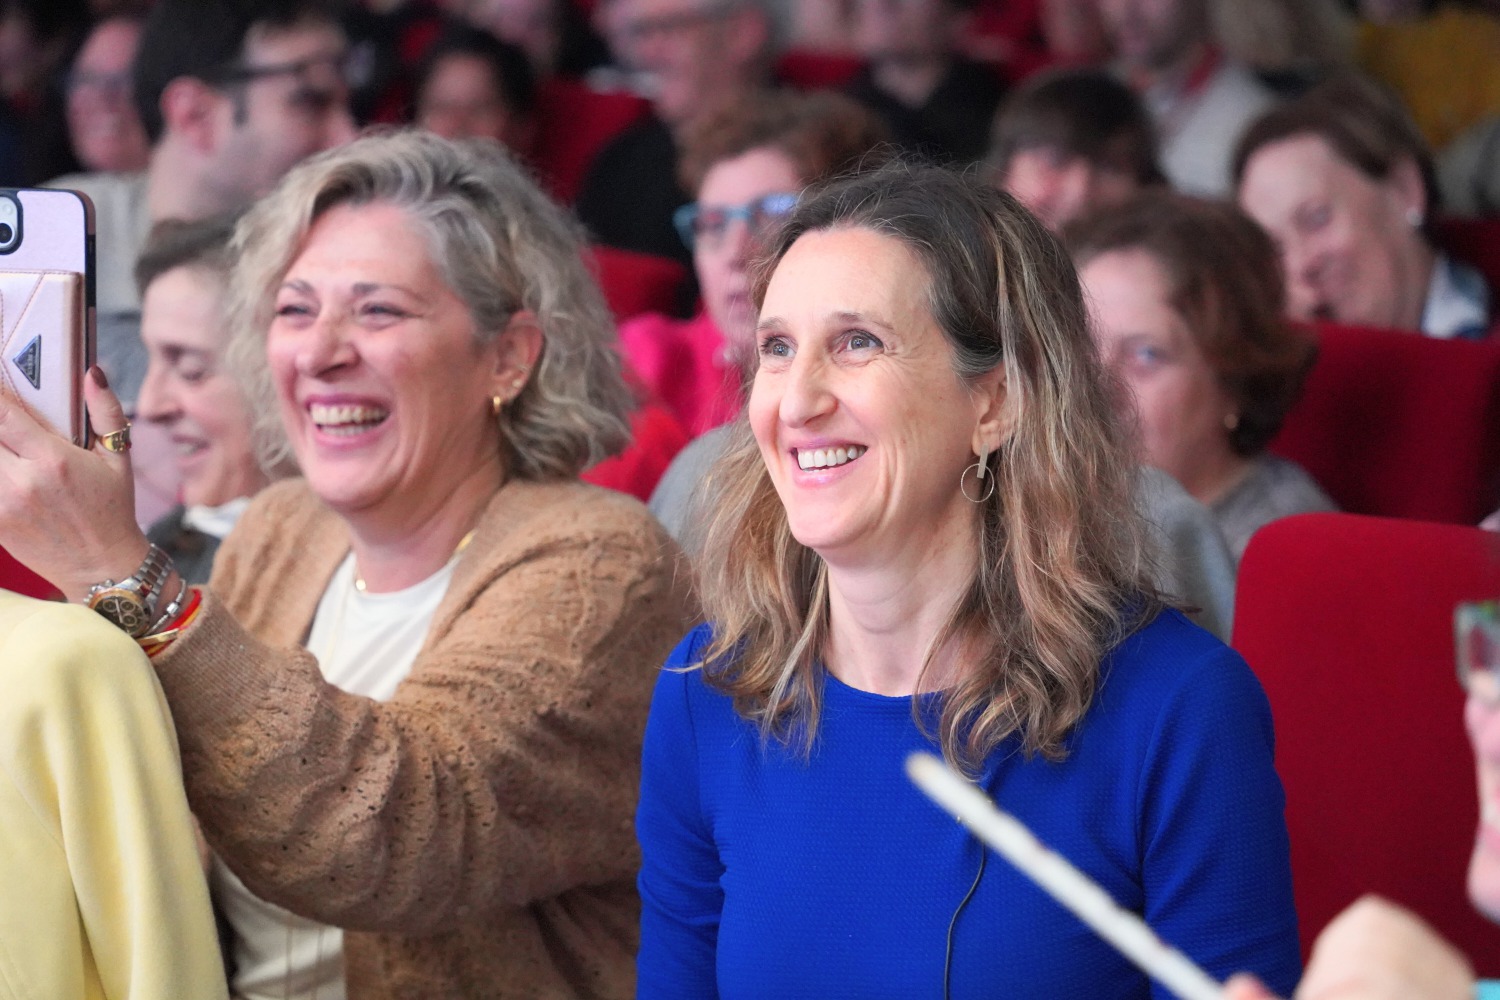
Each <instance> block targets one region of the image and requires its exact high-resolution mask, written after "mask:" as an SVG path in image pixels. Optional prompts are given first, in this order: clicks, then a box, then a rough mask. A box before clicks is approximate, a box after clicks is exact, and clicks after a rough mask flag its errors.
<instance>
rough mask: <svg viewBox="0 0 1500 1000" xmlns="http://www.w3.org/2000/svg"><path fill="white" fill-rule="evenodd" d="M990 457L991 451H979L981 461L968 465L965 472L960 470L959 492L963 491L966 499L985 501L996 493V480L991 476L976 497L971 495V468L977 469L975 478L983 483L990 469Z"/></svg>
mask: <svg viewBox="0 0 1500 1000" xmlns="http://www.w3.org/2000/svg"><path fill="white" fill-rule="evenodd" d="M989 459H990V453H989V452H987V451H982V452H980V453H979V461H977V462H975V463H974V464H973V465H970V466H968V467H967V468H965V469H964V471H963V472H960V473H959V474H958V492H960V493H962V494H963V495H964V499H965V500H967V501H969V502H970V503H984V502H985V501H986V500H988V499H989V498H990V497H992V496H994V495H995V480H994V478H993V477H991V478H990V481H989V483H988V484H987V485H986V487H985V488H984V490H983V491H982V492H981V493H980V495H979V496H977V497H976V496H970V495H969V470H970V469H972V470H975V471H974V478H975V479H977V480H979V481H980V482H981V483H983V482H984V477H985V473H986V472H987V471H988V463H989Z"/></svg>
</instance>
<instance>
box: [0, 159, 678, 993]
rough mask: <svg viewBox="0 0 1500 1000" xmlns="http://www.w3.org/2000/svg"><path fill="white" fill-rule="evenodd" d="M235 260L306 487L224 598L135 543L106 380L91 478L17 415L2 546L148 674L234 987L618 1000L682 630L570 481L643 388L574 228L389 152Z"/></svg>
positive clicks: (339, 171) (638, 547)
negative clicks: (222, 926)
mask: <svg viewBox="0 0 1500 1000" xmlns="http://www.w3.org/2000/svg"><path fill="white" fill-rule="evenodd" d="M235 246H236V249H237V251H238V253H239V257H240V260H239V266H238V270H237V273H236V276H235V281H234V288H233V294H232V296H231V298H232V300H233V315H234V316H235V317H236V322H237V323H238V325H239V329H238V331H237V334H236V337H237V341H236V352H237V354H238V355H239V356H240V360H241V362H242V363H243V364H245V365H247V366H248V368H249V369H251V370H252V371H253V372H254V373H255V374H256V378H255V379H254V380H253V381H254V384H255V385H256V386H257V392H258V394H259V396H260V398H261V399H262V400H263V407H264V409H265V412H266V413H267V420H266V424H265V426H263V427H262V431H263V433H264V435H265V442H264V443H265V445H266V448H265V450H266V453H267V454H268V455H276V454H282V453H284V452H288V451H289V452H290V454H291V455H292V456H294V457H295V459H296V462H297V465H298V467H299V468H300V469H301V472H302V474H303V477H304V478H302V479H299V480H293V481H290V482H283V483H279V484H277V485H275V486H272V487H270V488H269V489H267V490H265V491H263V492H262V493H261V494H260V495H259V496H258V497H257V498H256V500H255V501H254V502H253V503H252V505H251V507H250V509H249V510H248V511H247V512H246V513H245V514H244V516H243V518H242V519H241V521H240V522H239V524H238V525H237V526H236V528H235V530H234V531H233V532H232V533H231V534H230V536H229V537H228V538H227V539H226V540H225V542H224V545H223V547H222V548H221V549H220V551H219V555H218V558H217V560H216V562H215V565H214V572H213V577H212V580H211V582H210V585H209V587H208V588H207V589H206V590H204V591H203V592H202V593H199V592H197V591H195V590H192V589H190V588H186V587H184V586H182V585H180V584H179V583H178V582H177V575H176V573H175V571H174V570H173V569H172V568H171V564H170V562H169V561H167V560H165V559H164V557H163V556H162V555H161V554H160V551H159V550H157V549H155V548H148V546H147V543H146V539H145V538H144V537H142V536H141V534H140V532H139V531H138V530H137V529H136V528H135V526H134V520H133V515H132V513H131V505H130V493H129V490H130V465H129V456H128V453H127V449H128V441H129V439H128V435H125V434H124V433H123V429H124V427H123V419H124V418H123V414H122V413H121V411H120V408H119V405H118V402H117V401H116V400H115V399H114V398H113V397H112V396H110V395H109V394H108V392H107V389H106V388H105V387H104V386H103V383H102V382H101V381H91V383H90V388H89V390H88V399H89V409H90V414H91V419H92V420H93V424H94V428H95V430H96V431H100V432H104V442H105V443H104V444H101V445H100V446H98V447H97V448H96V449H95V450H93V451H91V452H90V451H84V450H82V449H79V448H74V447H72V446H71V445H69V444H68V443H67V442H65V441H63V440H62V439H60V438H58V437H56V436H55V435H52V434H49V433H48V432H47V431H46V430H45V429H43V428H42V427H41V426H39V425H37V424H35V423H34V422H32V421H29V420H28V419H27V416H26V414H25V413H23V412H21V411H19V410H18V409H17V408H15V407H14V406H12V405H9V404H7V403H5V402H4V401H3V400H0V484H3V486H0V537H4V539H5V544H6V547H7V548H10V549H11V550H12V551H13V552H15V553H16V554H17V556H18V557H21V558H23V560H25V561H27V562H28V563H30V564H31V565H32V566H33V567H34V568H36V569H38V570H39V571H40V572H41V573H42V575H43V576H46V577H47V578H48V579H51V580H53V581H54V582H56V583H57V584H58V585H59V586H60V587H61V589H62V590H63V592H64V593H66V594H67V595H68V596H69V597H71V598H72V599H74V600H79V601H88V602H89V603H90V604H91V606H93V607H94V608H95V610H97V611H100V612H101V613H104V614H106V617H109V618H110V619H111V620H112V621H114V622H115V623H116V624H118V625H120V626H121V628H123V629H125V630H126V631H128V632H129V633H130V634H131V635H132V636H133V637H134V638H136V639H137V640H138V641H139V642H140V643H141V644H142V646H143V647H145V648H147V649H148V651H149V652H150V653H151V654H152V656H153V662H154V664H155V666H156V672H157V675H158V676H159V678H160V680H161V684H162V688H163V690H164V691H165V692H166V696H167V699H168V702H169V703H170V706H171V714H172V718H173V720H174V722H175V724H176V728H177V735H178V739H179V742H180V744H181V747H182V762H183V771H184V776H185V779H186V786H187V791H188V800H189V803H190V804H191V806H192V808H193V811H194V813H195V814H196V815H197V817H198V819H199V821H200V823H201V825H202V828H203V831H204V833H205V835H206V837H207V839H208V842H209V844H210V846H211V847H212V848H213V850H214V852H215V855H216V861H215V863H214V867H213V873H212V883H213V887H214V890H215V892H216V893H217V895H218V899H219V902H220V904H221V908H222V910H223V912H224V913H225V914H226V916H227V917H228V920H229V924H230V927H231V929H232V932H233V935H232V942H231V944H232V950H233V954H234V957H235V959H236V963H235V964H236V969H235V975H234V979H233V983H232V987H233V991H234V993H235V994H236V995H243V996H251V997H260V996H277V997H290V996H297V997H315V996H317V995H319V994H320V993H321V995H323V996H325V997H326V996H342V995H344V994H345V991H347V995H349V996H350V997H396V996H421V997H455V998H456V997H481V996H517V995H520V996H536V997H573V996H591V997H612V998H624V997H628V996H629V995H631V993H632V991H633V977H632V958H633V955H634V952H635V946H636V926H637V925H636V914H637V912H638V902H637V899H636V894H635V888H634V885H633V877H634V873H635V867H636V853H635V845H634V843H633V842H632V840H631V837H630V814H631V810H632V808H633V806H634V803H635V798H636V775H635V773H634V769H633V768H631V767H629V766H626V762H629V761H632V760H634V759H636V758H637V756H638V753H639V749H640V744H641V725H642V719H643V718H644V716H645V714H646V705H647V698H648V696H649V691H650V687H651V679H652V674H653V672H654V670H655V668H656V665H657V664H659V663H660V662H661V658H662V657H663V656H664V655H665V654H666V652H667V650H668V649H669V648H670V646H671V644H672V642H674V641H675V640H676V639H677V638H678V637H680V636H681V634H682V630H683V629H684V628H685V627H686V623H687V620H688V618H689V616H690V614H691V601H690V600H689V598H688V596H687V594H686V588H685V585H684V584H682V583H681V582H680V581H679V574H678V572H677V566H676V559H675V553H674V550H673V548H672V546H671V543H670V542H669V541H667V540H666V538H665V537H664V535H663V534H662V532H661V530H660V529H659V528H658V527H657V526H656V525H655V524H654V522H653V521H652V520H651V518H650V515H649V514H647V513H646V511H645V509H644V508H643V507H642V506H641V505H640V504H638V503H636V502H634V501H633V500H630V499H628V498H626V497H622V496H618V495H616V494H613V493H608V492H605V491H602V490H597V489H593V488H591V487H587V486H584V485H583V484H581V483H580V482H578V478H577V477H578V473H579V470H580V469H582V468H583V467H584V466H585V465H587V464H588V463H590V462H592V461H594V460H596V459H597V458H599V457H601V456H602V455H603V454H607V453H608V452H609V451H610V450H612V449H614V448H617V447H618V446H619V445H620V444H621V443H623V440H624V437H625V424H624V422H623V420H622V417H621V414H622V411H623V408H624V406H625V405H626V403H627V401H628V399H629V394H628V392H627V390H626V388H625V386H624V383H623V381H622V379H621V377H620V371H619V361H618V359H617V358H616V356H615V353H614V351H613V350H612V344H611V341H612V329H611V325H610V321H609V316H608V313H607V311H606V310H605V307H604V303H603V299H602V296H601V294H600V292H599V290H598V288H597V287H596V286H595V285H594V284H593V282H592V280H591V279H590V278H589V277H588V272H587V270H586V268H585V265H584V262H583V260H582V258H581V256H580V252H579V251H580V242H579V239H578V235H577V232H576V227H575V225H574V224H573V223H571V222H570V221H569V220H568V219H567V217H566V216H565V215H564V213H563V212H562V210H561V209H559V208H558V207H557V206H555V205H553V204H552V203H551V202H550V201H548V200H547V198H546V197H545V196H544V195H543V194H542V193H541V192H540V191H539V190H538V189H537V188H536V186H535V184H534V183H533V182H532V181H530V180H529V179H528V178H527V177H526V175H525V173H524V172H523V171H522V170H521V169H520V168H518V167H517V166H516V165H515V164H514V163H513V162H511V161H510V160H509V159H508V158H507V157H505V156H504V155H503V154H502V153H501V151H500V150H499V148H498V147H496V146H494V145H493V144H490V145H483V144H461V143H452V142H448V141H446V140H442V139H438V138H437V137H435V136H431V135H425V134H421V133H398V134H389V135H378V136H371V137H367V138H364V139H361V140H359V141H357V142H354V143H352V144H351V145H349V146H346V147H343V148H341V149H339V150H336V151H333V152H330V153H327V154H324V155H322V156H319V157H315V158H314V159H311V160H309V161H306V162H305V163H303V164H302V165H301V166H299V167H297V168H296V169H294V170H293V171H292V172H291V173H290V174H288V175H287V177H286V178H285V179H284V180H283V182H282V183H281V185H280V186H279V187H278V188H277V189H276V190H275V191H274V192H273V193H272V194H271V195H269V196H268V197H267V198H266V199H265V200H263V201H262V202H261V203H259V204H258V205H257V206H256V207H255V208H254V209H253V210H252V211H251V212H250V214H249V215H248V216H246V217H245V219H244V220H243V221H242V222H241V224H240V227H239V230H238V234H237V237H236V243H235ZM272 415H274V418H275V421H274V423H273V422H272ZM108 445H113V448H110V447H107V446H108ZM23 454H24V455H25V456H26V458H25V459H22V458H21V457H20V456H21V455H23ZM62 537H66V538H68V539H69V540H70V541H69V542H68V543H67V544H65V545H60V544H57V542H56V541H55V540H56V539H58V538H62ZM143 554H144V555H143ZM137 567H139V569H137ZM114 581H120V582H118V583H116V582H114ZM126 610H132V613H131V614H126V613H125V611H126ZM121 752H122V753H127V754H128V753H129V752H130V748H122V749H121Z"/></svg>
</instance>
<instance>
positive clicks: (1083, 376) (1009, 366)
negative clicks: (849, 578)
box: [699, 164, 1161, 772]
mask: <svg viewBox="0 0 1500 1000" xmlns="http://www.w3.org/2000/svg"><path fill="white" fill-rule="evenodd" d="M841 228H862V229H868V230H871V231H873V232H875V233H879V234H881V235H884V236H888V237H891V238H893V239H897V240H900V241H901V242H902V243H903V244H904V245H905V246H906V247H908V248H909V249H910V250H911V251H912V252H913V253H914V254H915V255H916V256H917V258H918V259H919V260H920V261H921V262H922V263H923V264H924V265H925V268H926V271H927V275H926V276H927V278H928V281H929V291H928V295H929V302H930V305H931V309H932V315H933V317H934V319H935V320H936V321H937V325H938V326H939V327H940V328H941V329H942V331H943V333H944V335H945V337H946V338H947V340H948V342H949V345H950V346H951V348H952V351H953V366H954V369H955V371H956V372H957V373H958V375H959V376H960V377H961V378H963V379H965V380H969V381H973V380H977V379H978V378H980V377H981V376H983V375H984V374H986V373H989V372H992V371H994V370H995V369H996V368H1002V369H1003V372H1004V376H1005V386H1006V404H1005V405H1006V406H1007V407H1010V412H1009V414H1008V416H1009V418H1010V424H1009V426H1010V432H1009V436H1008V438H1006V440H1004V441H1003V442H1002V443H1001V445H1000V448H999V450H998V451H997V452H996V453H995V455H994V456H993V467H994V476H995V484H996V488H995V490H994V492H993V494H992V495H991V496H990V498H989V499H988V500H987V501H986V502H984V503H982V504H978V505H976V508H975V512H976V517H978V518H980V519H981V520H982V522H983V523H982V529H981V531H980V532H979V552H978V553H977V557H978V558H977V559H976V560H975V572H974V576H973V579H972V580H971V581H970V582H969V586H968V588H967V591H966V592H965V594H964V596H963V597H962V598H961V599H960V601H959V602H958V603H957V605H956V606H955V607H954V608H953V609H952V612H951V613H950V615H949V616H948V619H947V621H946V624H945V625H944V626H943V628H942V630H941V631H940V633H939V635H938V636H937V637H936V639H935V640H934V641H933V643H932V645H931V646H930V649H932V650H937V649H941V648H944V647H945V646H947V645H948V644H949V642H950V641H952V642H953V644H954V645H955V646H956V647H957V648H959V649H962V650H963V651H964V653H965V663H964V665H963V667H962V669H961V671H960V675H959V677H958V679H957V681H956V682H955V683H953V684H952V685H951V686H949V687H948V688H947V689H946V690H945V692H944V696H943V698H942V710H941V716H940V719H939V721H938V729H939V732H938V733H937V734H936V735H937V737H938V739H939V742H940V743H941V745H942V749H943V753H944V756H945V757H947V758H948V760H949V761H950V762H952V763H954V764H956V765H958V766H960V767H962V768H964V769H965V770H968V771H970V772H973V771H974V770H976V769H977V768H978V767H979V766H980V765H981V762H982V761H983V760H984V759H985V757H987V756H988V755H989V753H990V752H991V751H993V750H994V749H995V748H996V747H997V746H998V745H999V744H1000V743H1001V742H1002V741H1003V740H1005V739H1007V738H1008V737H1010V736H1011V735H1013V734H1016V733H1019V734H1020V737H1021V741H1022V747H1023V749H1024V751H1025V752H1026V753H1027V754H1035V753H1040V754H1042V755H1044V756H1046V757H1048V758H1051V759H1061V758H1062V757H1064V756H1066V747H1065V739H1066V736H1067V734H1068V733H1069V731H1070V730H1071V729H1072V727H1073V726H1074V724H1076V723H1077V722H1078V720H1079V719H1080V718H1081V717H1082V716H1083V714H1084V712H1085V711H1087V709H1088V706H1089V703H1090V701H1091V700H1092V698H1093V695H1094V691H1095V688H1096V686H1097V684H1098V679H1099V664H1100V660H1101V659H1102V657H1103V656H1104V655H1105V654H1106V653H1107V652H1108V650H1109V649H1110V648H1111V647H1112V646H1113V645H1114V644H1116V643H1117V642H1119V640H1120V639H1121V638H1123V637H1124V636H1125V635H1127V634H1128V633H1129V632H1131V631H1133V630H1134V629H1135V628H1137V627H1139V626H1140V624H1142V623H1143V622H1145V621H1147V620H1149V619H1150V618H1151V617H1153V616H1154V615H1155V613H1156V611H1157V610H1158V609H1159V608H1160V606H1161V602H1160V599H1159V597H1158V595H1157V594H1156V592H1155V590H1154V588H1153V587H1152V585H1151V583H1150V582H1149V580H1150V576H1149V566H1148V562H1147V557H1146V555H1145V543H1144V540H1143V539H1144V535H1143V528H1142V525H1141V522H1140V519H1139V516H1138V515H1137V513H1136V510H1135V507H1134V504H1133V500H1132V483H1133V476H1134V469H1135V463H1134V458H1133V453H1132V448H1131V443H1132V442H1131V439H1130V436H1129V429H1128V428H1127V427H1126V426H1123V425H1122V424H1121V422H1120V421H1119V420H1118V419H1117V418H1116V416H1115V414H1116V413H1117V412H1118V411H1117V410H1116V409H1115V400H1116V393H1117V392H1118V389H1117V387H1116V386H1115V383H1114V382H1112V381H1111V380H1110V379H1109V377H1108V376H1107V375H1106V373H1105V371H1104V369H1103V367H1102V366H1101V364H1100V363H1099V360H1098V357H1097V355H1096V353H1095V349H1094V344H1093V340H1092V338H1091V337H1090V335H1089V330H1088V325H1087V324H1088V320H1087V313H1086V311H1085V308H1084V303H1083V298H1082V294H1081V292H1080V289H1079V284H1078V278H1077V275H1076V274H1075V272H1074V270H1073V266H1072V264H1071V263H1070V262H1069V260H1068V256H1067V254H1066V253H1065V252H1064V250H1063V249H1062V247H1061V245H1060V244H1059V243H1058V242H1057V240H1056V239H1055V238H1054V237H1053V236H1052V235H1051V234H1050V233H1049V232H1048V231H1047V230H1046V229H1045V228H1044V227H1043V226H1042V225H1041V224H1040V223H1039V222H1037V221H1036V220H1035V219H1034V218H1032V216H1031V215H1030V214H1028V213H1027V212H1026V211H1025V209H1023V208H1022V207H1021V206H1020V205H1019V203H1018V202H1016V201H1015V200H1014V199H1012V198H1011V197H1010V196H1009V195H1005V194H1002V193H999V192H997V191H995V190H994V189H993V188H991V187H989V186H988V185H986V184H983V183H981V182H980V181H979V180H977V179H976V178H974V177H970V176H962V175H959V174H956V173H953V172H950V171H947V170H943V169H940V168H936V167H919V166H911V165H906V164H893V165H890V166H887V167H885V168H882V169H880V170H876V171H872V172H870V173H866V174H862V175H856V176H853V177H848V178H844V179H840V180H837V181H834V182H833V183H831V184H830V185H828V186H826V187H824V188H822V189H821V190H818V191H815V192H812V193H810V194H809V195H807V196H804V199H803V201H802V203H801V204H800V205H799V206H798V207H797V208H796V210H795V211H794V212H793V213H792V214H791V216H790V217H789V218H788V219H787V221H786V222H785V223H784V225H783V226H782V227H781V228H780V229H779V230H778V231H777V232H776V233H775V234H773V235H772V236H771V237H770V240H769V244H768V246H767V248H766V257H765V259H764V260H763V261H761V262H760V265H759V267H758V269H757V274H756V278H755V284H754V296H755V301H756V304H757V306H759V305H760V303H761V302H762V301H763V300H764V296H765V289H766V285H767V283H768V282H769V280H770V276H771V274H772V272H773V271H774V270H775V268H776V266H777V264H778V263H779V261H780V260H781V258H782V257H783V256H784V255H785V254H786V252H787V250H788V249H789V248H790V247H791V246H792V244H793V243H795V242H796V241H797V239H798V238H799V237H800V236H802V235H803V234H804V233H808V232H817V231H823V230H831V229H841ZM953 488H954V489H958V488H959V484H958V483H954V484H953ZM707 489H708V492H709V497H710V503H709V505H708V506H707V507H706V508H705V509H709V510H713V511H714V512H715V513H714V517H713V521H712V523H711V524H710V525H709V528H708V532H707V538H706V542H705V545H704V554H703V558H702V561H701V564H700V567H699V568H700V581H699V582H700V586H701V588H702V597H703V600H704V606H705V610H706V612H707V617H708V619H709V620H710V621H712V622H714V623H715V635H714V641H713V643H712V645H711V646H710V648H709V649H708V651H707V653H706V655H705V656H704V659H703V661H702V664H701V665H702V667H703V669H704V671H705V678H706V679H707V681H708V682H709V683H710V684H712V685H713V686H715V687H716V688H718V689H720V690H722V691H724V692H725V693H727V694H729V695H730V696H732V697H733V699H734V702H735V707H736V709H737V710H738V711H739V712H740V713H741V715H743V716H744V717H746V718H748V719H750V720H752V721H754V722H755V723H757V724H758V726H759V727H760V728H761V731H762V733H763V734H764V735H765V736H766V737H767V738H768V739H776V740H779V741H781V742H783V743H787V744H790V745H794V746H797V747H799V748H800V749H802V750H803V752H811V749H812V746H813V744H814V742H815V740H816V735H817V729H818V717H819V712H820V704H821V696H822V686H823V676H824V674H823V667H822V664H821V659H820V657H821V655H822V653H823V652H824V649H825V645H826V642H827V640H828V635H829V610H828V608H829V605H828V568H827V566H826V564H824V562H823V560H822V559H821V558H819V556H818V555H817V553H815V552H813V551H812V550H811V549H808V548H807V547H805V546H803V545H802V544H800V543H799V542H798V541H797V540H796V539H795V538H794V537H792V533H791V531H790V529H789V527H788V524H787V518H786V513H785V510H784V509H783V507H782V505H781V501H780V499H779V498H778V496H777V494H776V490H775V488H774V486H773V485H772V483H771V479H770V476H769V474H768V473H767V471H766V468H765V465H764V463H763V462H762V460H761V458H760V454H759V450H758V448H757V447H756V443H755V440H754V438H753V437H752V436H751V433H750V430H749V425H748V423H747V422H746V421H745V420H743V419H742V420H741V421H740V422H739V424H738V426H737V427H736V429H735V431H734V441H733V443H732V444H731V446H730V448H729V451H728V453H727V454H726V455H725V456H724V458H723V459H722V460H721V462H720V463H719V464H718V466H716V468H715V469H714V471H713V472H712V473H711V475H710V481H709V483H708V484H707ZM930 665H931V658H930V656H929V659H928V662H927V664H924V668H923V674H922V678H923V680H924V681H925V679H926V677H927V669H928V667H930ZM922 689H923V685H922V684H921V683H919V685H918V690H919V691H921V690H922ZM913 713H914V715H916V716H917V717H918V719H919V721H920V715H919V714H918V713H917V708H916V703H915V701H914V703H913Z"/></svg>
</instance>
